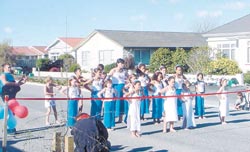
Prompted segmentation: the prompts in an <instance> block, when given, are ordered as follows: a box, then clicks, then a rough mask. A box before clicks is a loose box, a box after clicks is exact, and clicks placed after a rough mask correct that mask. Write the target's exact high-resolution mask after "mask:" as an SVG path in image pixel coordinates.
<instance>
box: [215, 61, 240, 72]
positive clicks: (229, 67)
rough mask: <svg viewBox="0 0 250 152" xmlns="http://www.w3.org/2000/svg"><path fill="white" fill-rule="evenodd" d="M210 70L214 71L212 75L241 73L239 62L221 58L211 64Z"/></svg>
mask: <svg viewBox="0 0 250 152" xmlns="http://www.w3.org/2000/svg"><path fill="white" fill-rule="evenodd" d="M210 68H211V69H212V71H211V74H218V75H221V74H222V75H234V74H237V73H241V70H240V68H239V66H238V64H237V62H236V61H233V60H230V59H227V58H220V59H217V60H214V61H212V62H210Z"/></svg>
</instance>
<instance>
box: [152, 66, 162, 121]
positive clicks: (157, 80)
mask: <svg viewBox="0 0 250 152" xmlns="http://www.w3.org/2000/svg"><path fill="white" fill-rule="evenodd" d="M162 79H163V76H162V73H161V72H159V71H158V72H155V73H154V75H153V77H152V81H151V84H152V85H153V89H152V90H153V96H155V97H154V98H153V100H152V118H153V120H154V123H155V124H159V123H160V119H161V117H162V111H163V108H162V107H163V99H162V98H161V97H160V96H161V95H162V93H161V92H162V89H163V88H164V86H163V84H162Z"/></svg>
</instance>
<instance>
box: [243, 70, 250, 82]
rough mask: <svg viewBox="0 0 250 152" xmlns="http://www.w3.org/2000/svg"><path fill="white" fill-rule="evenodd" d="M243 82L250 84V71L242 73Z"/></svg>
mask: <svg viewBox="0 0 250 152" xmlns="http://www.w3.org/2000/svg"><path fill="white" fill-rule="evenodd" d="M244 83H247V84H250V71H248V72H247V73H244Z"/></svg>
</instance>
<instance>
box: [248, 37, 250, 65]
mask: <svg viewBox="0 0 250 152" xmlns="http://www.w3.org/2000/svg"><path fill="white" fill-rule="evenodd" d="M247 63H250V41H248V42H247Z"/></svg>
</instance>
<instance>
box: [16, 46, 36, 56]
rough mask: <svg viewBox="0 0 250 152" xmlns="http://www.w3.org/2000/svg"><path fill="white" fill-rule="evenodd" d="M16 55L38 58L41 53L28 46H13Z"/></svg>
mask: <svg viewBox="0 0 250 152" xmlns="http://www.w3.org/2000/svg"><path fill="white" fill-rule="evenodd" d="M11 52H12V54H14V55H22V56H36V55H39V52H38V51H36V50H35V49H32V48H30V47H28V46H13V48H12V50H11Z"/></svg>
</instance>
